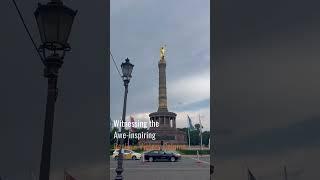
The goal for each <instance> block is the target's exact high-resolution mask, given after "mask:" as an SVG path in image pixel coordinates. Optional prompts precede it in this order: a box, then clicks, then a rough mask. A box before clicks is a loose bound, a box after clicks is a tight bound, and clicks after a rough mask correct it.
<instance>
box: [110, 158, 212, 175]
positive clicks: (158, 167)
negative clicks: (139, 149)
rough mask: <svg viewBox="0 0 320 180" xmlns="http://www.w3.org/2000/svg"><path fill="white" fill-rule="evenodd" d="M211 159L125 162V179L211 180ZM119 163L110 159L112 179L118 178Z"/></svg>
mask: <svg viewBox="0 0 320 180" xmlns="http://www.w3.org/2000/svg"><path fill="white" fill-rule="evenodd" d="M209 162H210V157H202V158H200V159H199V161H197V158H196V157H195V156H193V157H191V156H188V157H182V159H181V160H179V161H178V162H148V161H146V162H142V160H136V161H134V160H124V162H123V166H124V172H123V177H124V179H126V180H140V179H141V180H142V179H152V180H170V179H175V180H194V179H196V180H209V179H210V177H209V173H210V172H209ZM116 167H117V161H115V160H114V159H112V158H110V179H114V177H115V176H116V172H115V168H116Z"/></svg>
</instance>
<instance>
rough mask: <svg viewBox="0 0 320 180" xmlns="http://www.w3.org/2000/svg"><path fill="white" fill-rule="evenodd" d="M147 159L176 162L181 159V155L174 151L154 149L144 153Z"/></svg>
mask: <svg viewBox="0 0 320 180" xmlns="http://www.w3.org/2000/svg"><path fill="white" fill-rule="evenodd" d="M144 158H145V160H148V161H150V162H153V161H171V162H175V161H178V160H180V159H181V155H180V154H179V153H177V152H174V151H161V150H152V151H149V152H146V153H144Z"/></svg>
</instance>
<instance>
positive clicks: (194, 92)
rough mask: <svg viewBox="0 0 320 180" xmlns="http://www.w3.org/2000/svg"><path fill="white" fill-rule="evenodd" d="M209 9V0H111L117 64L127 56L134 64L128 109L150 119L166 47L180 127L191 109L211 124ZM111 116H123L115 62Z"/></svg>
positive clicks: (171, 105) (170, 96)
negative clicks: (163, 48)
mask: <svg viewBox="0 0 320 180" xmlns="http://www.w3.org/2000/svg"><path fill="white" fill-rule="evenodd" d="M209 20H210V8H209V0H201V1H195V0H176V1H171V0H164V1H150V0H139V1H133V0H122V1H117V0H112V1H111V19H110V26H111V32H110V36H111V37H110V38H111V42H110V47H111V51H112V53H113V56H114V57H115V60H116V63H117V65H118V66H119V67H120V64H121V63H122V62H123V60H124V59H125V58H126V57H128V58H129V59H130V60H131V62H132V63H133V64H134V65H135V66H134V69H133V74H132V76H133V78H132V80H131V81H130V84H129V93H128V105H127V114H128V115H134V117H135V119H136V120H137V119H138V120H147V119H148V114H149V113H151V112H154V111H156V110H157V108H158V105H157V103H158V64H157V63H158V61H159V58H160V53H159V49H160V47H161V45H164V44H165V45H166V46H167V58H166V60H167V97H168V108H169V110H170V111H173V112H176V113H177V114H178V116H177V127H186V125H187V122H186V116H187V114H188V115H189V116H190V117H191V119H192V120H193V123H198V116H199V114H200V115H201V120H202V123H203V126H204V127H205V129H206V130H209V126H210V121H209V119H210V111H209V108H210V105H209V101H210V67H209V66H210V49H209V47H210V46H209V45H210V22H209ZM110 73H111V74H110V88H111V90H110V91H111V92H110V94H111V107H110V108H111V118H113V119H119V118H120V117H121V114H122V105H123V92H124V90H123V89H124V87H123V83H122V81H121V79H120V77H119V75H118V73H117V71H116V68H115V66H114V65H113V63H112V62H111V65H110Z"/></svg>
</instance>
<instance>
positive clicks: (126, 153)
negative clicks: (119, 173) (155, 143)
mask: <svg viewBox="0 0 320 180" xmlns="http://www.w3.org/2000/svg"><path fill="white" fill-rule="evenodd" d="M112 157H113V159H115V160H117V159H118V158H119V149H116V150H114V151H113V155H112ZM123 159H132V160H138V159H141V154H140V153H137V152H134V151H132V150H129V149H123Z"/></svg>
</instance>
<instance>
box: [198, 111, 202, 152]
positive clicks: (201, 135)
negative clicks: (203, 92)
mask: <svg viewBox="0 0 320 180" xmlns="http://www.w3.org/2000/svg"><path fill="white" fill-rule="evenodd" d="M199 123H200V150H202V124H201V120H200V114H199Z"/></svg>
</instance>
